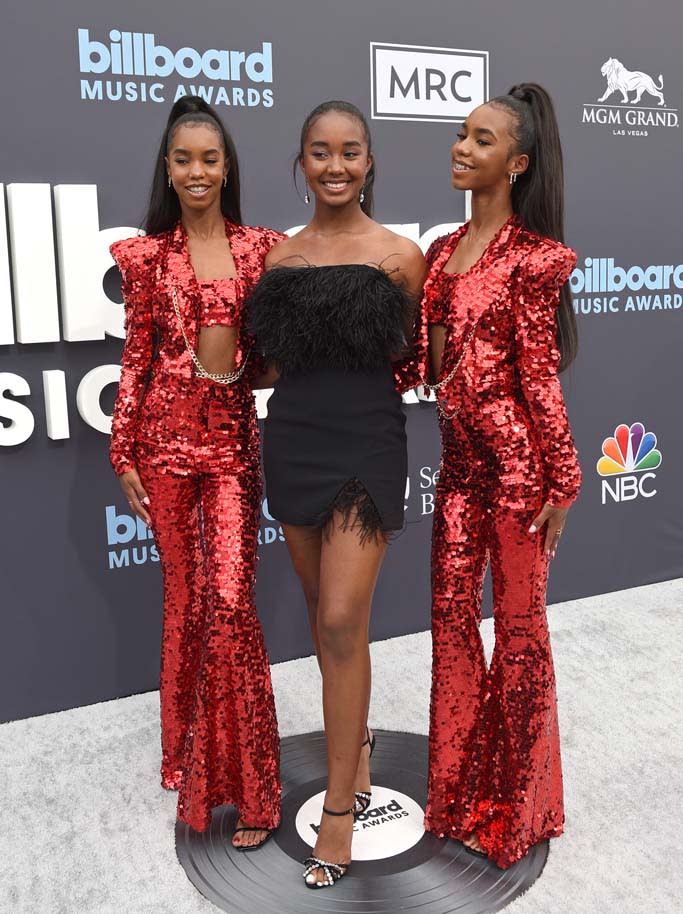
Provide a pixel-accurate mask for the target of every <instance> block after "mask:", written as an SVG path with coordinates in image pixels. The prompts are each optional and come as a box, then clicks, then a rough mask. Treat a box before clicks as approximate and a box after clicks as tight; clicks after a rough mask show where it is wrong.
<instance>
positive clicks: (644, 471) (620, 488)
mask: <svg viewBox="0 0 683 914" xmlns="http://www.w3.org/2000/svg"><path fill="white" fill-rule="evenodd" d="M661 462H662V453H661V451H659V450H658V449H657V436H656V435H655V434H653V433H652V432H646V431H645V426H644V425H643V423H642V422H634V423H633V425H630V426H629V425H624V424H622V425H618V426H617V427H616V429H615V430H614V435H613V436H612V437H610V438H605V440H604V441H603V442H602V457H601V458H600V459H599V460H598V463H597V467H596V468H597V471H598V473H599V474H600V476H602V477H603V480H602V503H603V505H604V504H606V503H607V498H608V497H609V498H611V499H612V501H616V502H621V501H632V500H633V499H634V498H638V496H639V495H640V496H642V497H643V498H652V496H653V495H656V494H657V490H656V489H655V488H654V481H655V479H656V478H657V474H656V473H654V472H653V470H656V469H657V468H658V467H659V466H660V465H661Z"/></svg>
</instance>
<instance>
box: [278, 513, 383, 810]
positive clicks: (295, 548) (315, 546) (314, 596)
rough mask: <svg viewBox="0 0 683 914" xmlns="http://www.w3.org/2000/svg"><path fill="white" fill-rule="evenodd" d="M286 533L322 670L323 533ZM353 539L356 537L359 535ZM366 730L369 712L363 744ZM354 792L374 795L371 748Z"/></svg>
mask: <svg viewBox="0 0 683 914" xmlns="http://www.w3.org/2000/svg"><path fill="white" fill-rule="evenodd" d="M283 530H284V533H285V540H286V543H287V549H288V550H289V556H290V558H291V560H292V565H293V566H294V570H295V571H296V573H297V576H298V578H299V580H300V581H301V586H302V588H303V591H304V597H305V599H306V606H307V607H308V619H309V622H310V626H311V636H312V638H313V644H314V646H315V653H316V656H317V658H318V666H320V663H321V660H320V658H321V654H320V639H319V636H318V603H319V600H320V565H321V556H322V548H323V532H322V531H321V530H319V529H318V528H317V527H295V526H292V525H290V524H283ZM353 535H354V536H356V534H355V533H354V534H353ZM359 548H360V547H359ZM380 561H381V560H380ZM373 588H374V584H373ZM321 672H322V670H321ZM366 728H367V712H366V715H365V720H364V721H363V735H362V738H361V741H360V743H363V742H364V741H365V737H366ZM371 732H372V731H371ZM359 745H360V744H359ZM353 789H354V791H356V790H359V791H362V792H364V793H369V792H370V747H369V746H363V748H362V751H361V753H360V756H359V759H358V769H357V771H356V779H355V784H354V788H353Z"/></svg>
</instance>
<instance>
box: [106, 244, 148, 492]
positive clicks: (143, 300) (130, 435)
mask: <svg viewBox="0 0 683 914" xmlns="http://www.w3.org/2000/svg"><path fill="white" fill-rule="evenodd" d="M146 240H147V239H143V238H132V239H127V240H125V241H117V242H116V243H115V244H113V245H112V246H111V248H110V251H111V254H112V257H113V258H114V260H115V261H116V264H117V266H118V268H119V270H120V271H121V277H122V280H123V282H122V287H121V288H122V291H123V302H124V308H125V327H126V341H125V343H124V346H123V355H122V357H121V379H120V381H119V391H118V394H117V397H116V404H115V406H114V415H113V418H112V427H111V443H110V447H109V459H110V462H111V465H112V467H113V469H114V472H115V473H116V474H117V476H120V475H121V474H122V473H126V472H127V471H128V470H131V469H134V468H135V460H134V457H133V448H134V445H135V435H136V431H137V420H138V412H139V409H140V402H141V400H142V395H143V393H144V390H145V387H146V385H147V380H148V377H149V371H150V368H151V365H152V355H153V338H154V327H153V322H152V294H151V291H152V287H153V279H152V277H153V275H154V274H153V272H152V270H151V267H150V266H149V265H148V264H146V263H145V256H144V254H143V253H142V251H141V250H140V248H142V247H143V245H144V242H145V241H146ZM141 242H142V244H141ZM136 248H137V250H136Z"/></svg>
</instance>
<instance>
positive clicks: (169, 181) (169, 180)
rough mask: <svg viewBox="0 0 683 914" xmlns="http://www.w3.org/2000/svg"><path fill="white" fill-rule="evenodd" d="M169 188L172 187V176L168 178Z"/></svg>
mask: <svg viewBox="0 0 683 914" xmlns="http://www.w3.org/2000/svg"><path fill="white" fill-rule="evenodd" d="M168 186H169V187H170V186H171V176H170V175H169V176H168Z"/></svg>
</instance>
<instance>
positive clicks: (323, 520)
mask: <svg viewBox="0 0 683 914" xmlns="http://www.w3.org/2000/svg"><path fill="white" fill-rule="evenodd" d="M335 515H339V516H340V519H341V523H340V522H339V521H338V520H337V518H336V517H335ZM333 524H338V525H339V526H340V528H341V529H342V530H343V531H344V532H346V531H347V530H357V531H358V534H359V540H360V544H361V546H365V544H366V543H369V542H374V543H378V542H382V541H383V542H387V541H388V539H389V533H390V531H387V530H383V529H382V518H381V516H380V513H379V511H378V510H377V506H376V505H375V503H374V501H373V500H372V497H371V496H370V493H369V492H368V490H367V489H366V488H365V486H364V485H363V483H362V482H361V481H360V480H359V479H349V481H348V482H345V483H344V485H343V486H342V488H341V489H340V490H339V492H337V494H336V495H335V497H334V500H333V501H332V503H331V504H330V506H329V507H328V508H327V509H326V510H325V511H323V513H322V514H320V515H319V516H318V518H317V520H316V523H315V526H316V527H319V528H321V529H322V530H323V531H324V533H325V536H326V537H329V535H330V532H331V530H332V526H333Z"/></svg>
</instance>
